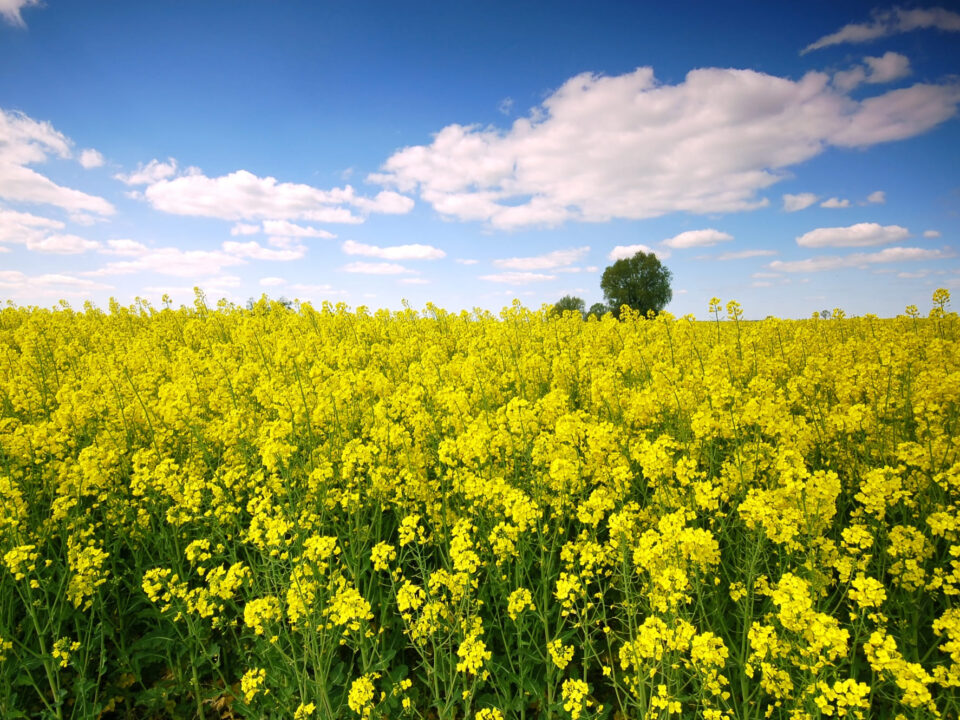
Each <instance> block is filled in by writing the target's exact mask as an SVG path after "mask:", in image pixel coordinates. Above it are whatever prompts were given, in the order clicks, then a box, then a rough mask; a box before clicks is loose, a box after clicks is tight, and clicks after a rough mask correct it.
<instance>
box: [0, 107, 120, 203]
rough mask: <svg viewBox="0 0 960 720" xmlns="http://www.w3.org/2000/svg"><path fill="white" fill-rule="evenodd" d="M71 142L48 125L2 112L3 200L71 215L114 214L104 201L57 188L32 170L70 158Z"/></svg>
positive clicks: (0, 173)
mask: <svg viewBox="0 0 960 720" xmlns="http://www.w3.org/2000/svg"><path fill="white" fill-rule="evenodd" d="M71 145H72V143H71V141H70V140H69V139H68V138H67V137H66V136H64V135H63V133H60V132H58V131H57V130H55V129H54V127H53V126H52V125H51V124H50V123H48V122H38V121H37V120H34V119H32V118H30V117H28V116H26V115H24V114H23V113H20V112H16V111H14V112H7V111H5V110H2V109H0V198H3V199H6V200H12V201H15V202H25V203H36V204H42V205H54V206H56V207H59V208H63V209H64V210H67V211H70V212H78V211H84V210H86V211H89V212H94V213H98V214H100V215H110V214H112V213H113V212H114V208H113V205H111V204H110V203H109V202H107V201H106V200H104V199H103V198H101V197H96V196H95V195H88V194H87V193H84V192H81V191H79V190H73V189H72V188H66V187H63V186H61V185H57V184H56V183H55V182H53V181H52V180H50V179H49V178H48V177H46V176H44V175H41V174H40V173H38V172H36V171H35V170H33V169H31V168H30V167H28V166H29V165H33V164H35V163H41V162H44V161H45V160H47V159H48V157H50V156H55V157H61V158H69V157H70V156H71V151H70V147H71Z"/></svg>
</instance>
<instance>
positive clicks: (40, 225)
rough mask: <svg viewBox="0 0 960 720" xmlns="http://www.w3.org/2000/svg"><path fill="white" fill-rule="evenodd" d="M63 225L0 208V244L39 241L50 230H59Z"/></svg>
mask: <svg viewBox="0 0 960 720" xmlns="http://www.w3.org/2000/svg"><path fill="white" fill-rule="evenodd" d="M63 227H64V224H63V223H62V222H60V221H59V220H51V219H50V218H45V217H41V216H39V215H33V214H32V213H26V212H17V211H15V210H5V209H3V208H0V244H3V243H17V244H26V243H27V242H29V241H30V240H40V239H42V238H43V237H44V236H45V235H46V234H47V233H48V232H49V231H51V230H60V229H62V228H63Z"/></svg>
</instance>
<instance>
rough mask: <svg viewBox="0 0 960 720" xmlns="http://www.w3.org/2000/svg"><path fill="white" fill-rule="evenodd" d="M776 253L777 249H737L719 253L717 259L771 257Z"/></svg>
mask: <svg viewBox="0 0 960 720" xmlns="http://www.w3.org/2000/svg"><path fill="white" fill-rule="evenodd" d="M776 254H777V251H776V250H737V251H736V252H728V253H723V254H721V255H717V260H745V259H747V258H753V257H769V256H771V255H776Z"/></svg>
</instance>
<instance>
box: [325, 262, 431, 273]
mask: <svg viewBox="0 0 960 720" xmlns="http://www.w3.org/2000/svg"><path fill="white" fill-rule="evenodd" d="M342 269H343V271H344V272H348V273H360V274H363V275H403V274H404V273H414V272H415V271H414V270H410V269H409V268H405V267H404V266H403V265H398V264H397V263H386V262H352V263H347V264H346V265H344V266H343V268H342Z"/></svg>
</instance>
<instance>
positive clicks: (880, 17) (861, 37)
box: [801, 8, 960, 54]
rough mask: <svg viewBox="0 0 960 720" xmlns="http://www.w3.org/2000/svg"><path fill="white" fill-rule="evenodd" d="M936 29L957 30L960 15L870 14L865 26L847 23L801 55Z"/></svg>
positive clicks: (922, 11) (941, 12) (900, 11)
mask: <svg viewBox="0 0 960 720" xmlns="http://www.w3.org/2000/svg"><path fill="white" fill-rule="evenodd" d="M925 28H936V29H938V30H943V31H948V32H958V31H960V15H958V14H957V13H955V12H951V11H949V10H944V9H943V8H929V9H919V8H918V9H916V10H905V9H902V8H894V9H893V10H884V11H881V12H874V13H873V20H871V21H870V22H866V23H850V24H849V25H845V26H844V27H842V28H841V29H840V30H838V31H837V32H835V33H831V34H830V35H825V36H823V37H822V38H820V39H819V40H817V41H816V42H813V43H810V44H809V45H807V47H805V48H804V49H803V50H802V51H801V54H803V53H808V52H810V51H811V50H819V49H820V48H825V47H829V46H831V45H840V44H842V43H863V42H868V41H870V40H876V39H877V38H882V37H887V36H889V35H897V34H900V33H905V32H910V31H912V30H921V29H925Z"/></svg>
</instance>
